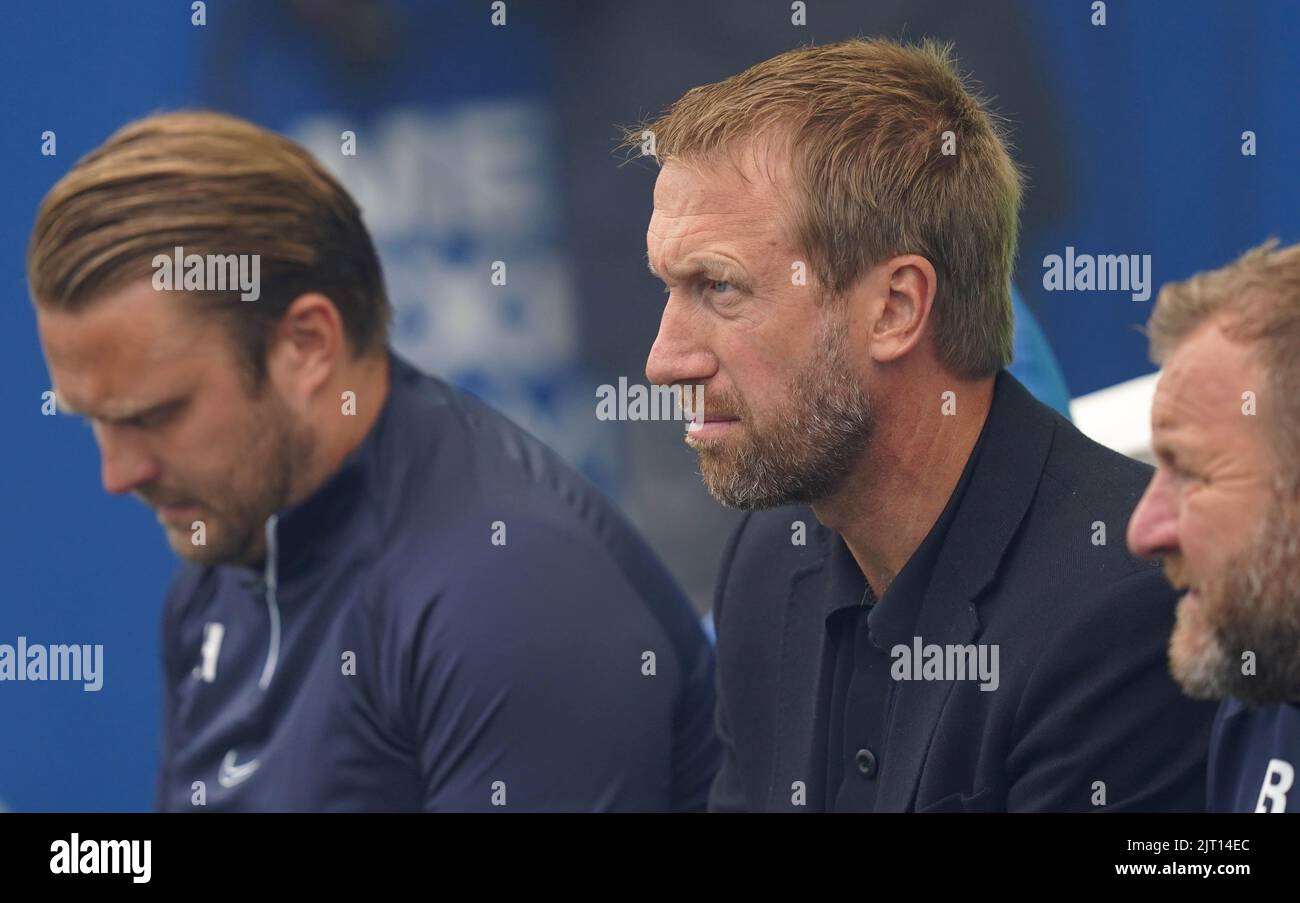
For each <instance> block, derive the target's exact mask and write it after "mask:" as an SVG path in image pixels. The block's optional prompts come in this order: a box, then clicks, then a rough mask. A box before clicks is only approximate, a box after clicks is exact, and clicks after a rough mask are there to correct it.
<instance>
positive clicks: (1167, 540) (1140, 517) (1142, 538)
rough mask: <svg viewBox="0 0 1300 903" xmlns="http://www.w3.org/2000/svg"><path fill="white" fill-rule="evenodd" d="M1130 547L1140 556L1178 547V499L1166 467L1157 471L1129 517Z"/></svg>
mask: <svg viewBox="0 0 1300 903" xmlns="http://www.w3.org/2000/svg"><path fill="white" fill-rule="evenodd" d="M1128 547H1129V551H1131V552H1132V553H1133V554H1134V555H1137V556H1138V557H1140V558H1157V557H1159V556H1161V555H1163V554H1166V553H1168V552H1171V551H1174V550H1176V549H1177V548H1178V500H1177V498H1176V496H1175V494H1174V492H1173V491H1172V487H1171V486H1170V485H1169V480H1168V479H1167V478H1166V476H1165V472H1164V471H1163V470H1157V471H1156V474H1155V476H1154V477H1153V478H1152V479H1151V483H1150V485H1148V486H1147V491H1146V492H1144V493H1143V494H1142V498H1141V499H1140V500H1139V501H1138V505H1137V508H1135V509H1134V510H1133V516H1132V517H1130V518H1129V522H1128Z"/></svg>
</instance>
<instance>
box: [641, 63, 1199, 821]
mask: <svg viewBox="0 0 1300 903" xmlns="http://www.w3.org/2000/svg"><path fill="white" fill-rule="evenodd" d="M638 136H640V140H641V141H642V142H643V143H642V147H643V148H645V149H646V150H647V152H650V151H653V153H654V154H655V157H656V159H657V161H658V162H659V163H660V165H661V171H660V173H659V176H658V181H657V182H656V185H655V199H654V214H653V216H652V218H651V220H650V225H649V229H648V232H647V236H646V242H647V249H648V257H649V262H650V266H651V270H652V271H653V272H655V274H656V275H658V276H659V277H660V278H661V279H662V280H663V281H664V283H665V285H666V286H667V289H668V300H667V303H666V305H665V307H664V312H663V316H662V320H661V323H660V329H659V335H658V337H657V338H656V340H655V344H654V347H653V348H652V349H651V352H650V358H649V360H648V361H647V364H646V373H647V376H648V377H649V378H650V380H651V381H652V382H654V383H660V384H673V385H679V386H682V387H684V388H685V387H687V386H689V387H691V392H690V393H689V394H687V393H685V392H683V397H684V398H687V399H690V401H691V407H692V411H691V413H692V417H693V420H694V421H695V423H693V424H692V426H691V427H689V428H688V431H687V434H686V441H687V444H688V445H690V446H691V447H692V448H693V449H694V450H695V451H696V452H697V454H698V457H699V464H700V472H701V475H702V477H703V478H704V482H705V484H706V486H707V487H708V488H709V490H710V492H712V493H713V495H714V496H715V497H716V498H718V499H719V500H720V501H722V502H723V503H724V504H726V505H729V506H731V507H735V508H740V509H743V510H748V511H751V512H757V513H752V514H750V515H748V516H747V517H746V518H745V519H744V521H742V523H741V525H740V527H739V529H738V531H737V533H736V535H735V537H734V538H733V539H732V541H731V543H730V545H729V547H728V549H727V551H726V554H725V556H724V561H723V567H722V574H721V578H720V583H719V587H718V594H717V600H716V604H715V617H716V619H717V628H718V644H719V645H718V669H717V681H718V708H717V726H718V730H719V733H720V735H721V738H722V741H723V745H724V749H725V758H724V762H723V766H722V770H721V771H720V773H719V774H718V777H717V778H716V779H715V781H714V783H713V786H712V791H711V798H710V808H711V809H714V810H768V811H809V810H822V809H826V810H859V811H901V810H918V811H958V812H960V811H998V810H1018V811H1030V810H1038V811H1043V810H1053V811H1062V810H1069V811H1104V810H1115V809H1145V810H1170V809H1172V810H1196V809H1200V808H1202V806H1203V803H1204V791H1203V776H1204V768H1205V755H1206V748H1207V742H1208V732H1209V727H1210V722H1211V719H1212V717H1213V714H1214V713H1213V709H1212V708H1211V707H1209V706H1207V705H1205V704H1203V703H1198V702H1193V701H1191V700H1188V699H1185V698H1184V697H1183V696H1182V695H1181V694H1180V692H1179V690H1178V687H1177V685H1176V684H1175V683H1174V682H1173V680H1172V679H1171V677H1170V675H1169V674H1168V672H1167V670H1166V660H1165V643H1166V641H1167V639H1168V636H1169V631H1170V628H1171V626H1172V613H1173V608H1174V599H1173V596H1172V594H1171V592H1170V590H1169V588H1168V586H1167V585H1166V584H1165V582H1164V581H1163V580H1162V579H1161V576H1160V571H1159V570H1158V569H1157V568H1155V567H1153V566H1151V565H1150V564H1148V563H1145V562H1143V561H1141V560H1139V559H1137V558H1135V557H1132V556H1131V555H1130V554H1129V553H1128V551H1127V550H1126V549H1125V546H1124V542H1123V530H1124V525H1125V524H1126V522H1127V520H1128V516H1129V514H1130V512H1131V511H1132V510H1133V507H1134V505H1135V503H1136V502H1137V499H1138V497H1139V496H1140V494H1141V492H1142V488H1143V486H1144V485H1145V483H1146V481H1147V479H1148V477H1149V473H1150V470H1149V468H1147V467H1145V466H1144V465H1142V464H1139V463H1137V462H1135V461H1131V460H1129V459H1126V458H1124V457H1122V456H1120V455H1117V454H1114V453H1112V452H1110V451H1107V450H1106V449H1104V448H1102V447H1101V446H1099V445H1097V444H1095V443H1093V442H1091V441H1090V440H1088V439H1086V438H1085V437H1084V436H1083V435H1081V434H1080V433H1079V432H1078V431H1077V430H1076V429H1075V428H1074V427H1073V426H1071V425H1070V424H1069V423H1068V422H1067V421H1065V420H1064V419H1062V418H1061V417H1059V416H1058V415H1057V414H1055V413H1054V412H1053V411H1051V410H1050V409H1048V408H1047V407H1046V406H1044V405H1042V404H1040V403H1039V402H1037V401H1035V400H1034V399H1033V398H1031V397H1030V396H1029V394H1028V393H1027V392H1026V391H1025V390H1024V388H1023V387H1022V386H1021V385H1020V384H1019V383H1018V382H1016V380H1015V379H1014V378H1012V377H1011V376H1010V375H1008V374H1007V373H1006V372H1005V371H1004V368H1005V367H1006V365H1007V362H1008V361H1009V360H1010V357H1011V343H1012V322H1011V302H1010V297H1009V294H1008V285H1009V276H1010V272H1011V266H1012V261H1013V259H1014V256H1015V245H1016V233H1017V210H1018V208H1019V201H1020V179H1019V175H1018V173H1017V171H1016V169H1015V165H1014V164H1013V163H1012V162H1011V159H1010V157H1009V155H1008V153H1007V151H1006V147H1005V143H1004V141H1003V139H1002V136H1001V134H1000V132H999V131H998V129H997V127H996V126H995V125H994V123H993V121H992V120H991V118H990V116H989V115H988V113H987V111H986V110H985V109H984V107H983V105H982V103H981V102H980V101H979V100H977V99H976V98H974V97H973V96H972V95H971V94H970V93H969V91H968V90H967V88H966V86H965V85H964V83H963V82H962V80H961V78H960V77H959V76H958V75H957V74H956V70H955V68H954V65H953V61H952V59H951V58H950V56H949V54H948V52H947V51H946V50H945V49H944V48H939V47H934V46H922V47H905V46H901V45H898V44H895V43H892V42H889V41H881V40H870V41H865V40H859V41H848V42H844V43H841V44H827V45H822V46H816V47H805V48H800V49H798V50H794V51H790V52H788V53H784V54H781V55H779V56H777V57H774V58H772V59H770V60H767V61H764V62H762V63H759V64H758V65H756V66H754V67H752V68H751V69H749V70H747V71H746V72H743V73H741V74H739V75H737V76H734V77H733V78H730V79H727V80H726V81H723V82H721V83H719V84H716V85H706V86H703V87H700V88H696V89H694V90H692V91H691V92H689V93H688V94H687V95H685V96H684V97H683V98H682V99H681V100H679V101H678V102H677V103H676V104H674V105H673V106H672V107H671V108H670V109H669V110H668V111H667V112H666V113H665V114H664V115H663V116H662V117H660V118H659V119H658V120H656V121H654V122H652V123H648V124H646V125H645V126H643V127H641V128H639V129H637V130H635V131H634V132H632V133H631V134H629V139H630V140H633V141H635V140H637V138H638Z"/></svg>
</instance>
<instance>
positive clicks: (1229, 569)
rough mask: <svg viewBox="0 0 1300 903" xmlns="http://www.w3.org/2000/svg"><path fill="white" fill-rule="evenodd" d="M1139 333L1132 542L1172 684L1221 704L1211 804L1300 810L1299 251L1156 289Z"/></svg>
mask: <svg viewBox="0 0 1300 903" xmlns="http://www.w3.org/2000/svg"><path fill="white" fill-rule="evenodd" d="M1148 333H1149V335H1150V337H1151V356H1152V359H1153V360H1155V361H1156V362H1157V363H1159V364H1161V365H1162V372H1161V376H1160V380H1159V382H1158V383H1157V385H1156V394H1155V398H1154V400H1153V402H1152V408H1151V435H1152V448H1153V450H1154V451H1155V454H1156V461H1157V469H1156V473H1155V477H1154V478H1153V479H1152V480H1151V483H1150V485H1149V486H1147V489H1146V493H1145V494H1144V495H1143V497H1142V501H1141V503H1140V504H1139V505H1138V507H1137V510H1136V511H1134V512H1133V517H1132V520H1131V521H1130V522H1129V527H1128V542H1129V546H1130V548H1132V549H1133V551H1134V552H1136V553H1137V554H1139V555H1142V556H1144V557H1148V558H1158V559H1160V560H1161V561H1163V562H1164V566H1165V575H1166V576H1167V578H1168V579H1169V581H1170V583H1172V584H1173V585H1174V587H1176V588H1177V589H1178V590H1179V591H1180V592H1181V593H1182V596H1181V598H1180V599H1179V601H1178V610H1177V623H1176V624H1175V626H1174V630H1173V634H1172V636H1171V637H1170V640H1169V662H1170V667H1171V669H1172V671H1173V674H1174V676H1175V677H1176V678H1177V679H1178V682H1179V683H1180V684H1181V685H1182V687H1183V689H1184V691H1185V692H1186V693H1187V694H1188V695H1189V696H1193V697H1196V698H1198V699H1213V700H1223V702H1222V704H1221V706H1220V708H1219V713H1218V717H1217V718H1216V720H1215V725H1214V733H1213V736H1212V738H1211V755H1210V769H1211V770H1210V780H1209V796H1210V800H1209V803H1210V808H1212V809H1214V810H1216V811H1242V812H1288V811H1290V812H1295V811H1300V787H1297V785H1296V782H1295V777H1296V769H1297V767H1300V245H1291V246H1290V247H1287V248H1278V247H1277V242H1276V241H1270V242H1268V243H1266V244H1264V245H1261V246H1260V247H1257V248H1254V249H1252V250H1250V251H1247V252H1246V253H1245V254H1243V255H1242V256H1241V257H1240V258H1238V259H1237V260H1235V261H1233V262H1232V263H1230V264H1228V265H1227V266H1225V267H1222V268H1221V269H1218V270H1213V271H1211V272H1208V273H1200V274H1198V275H1196V276H1193V277H1191V278H1190V279H1187V280H1186V281H1183V282H1175V283H1171V284H1169V285H1166V286H1165V287H1164V288H1163V289H1161V291H1160V295H1159V297H1158V299H1157V301H1156V308H1155V311H1154V312H1153V313H1152V315H1151V320H1150V323H1149V324H1148Z"/></svg>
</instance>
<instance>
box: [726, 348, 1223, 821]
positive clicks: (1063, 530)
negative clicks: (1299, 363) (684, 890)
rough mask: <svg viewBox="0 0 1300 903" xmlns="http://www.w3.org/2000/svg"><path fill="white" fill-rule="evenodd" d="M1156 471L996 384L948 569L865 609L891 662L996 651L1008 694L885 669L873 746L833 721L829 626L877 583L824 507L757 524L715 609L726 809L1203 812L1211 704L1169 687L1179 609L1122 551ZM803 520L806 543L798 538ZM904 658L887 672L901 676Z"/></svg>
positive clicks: (734, 554) (960, 504)
mask: <svg viewBox="0 0 1300 903" xmlns="http://www.w3.org/2000/svg"><path fill="white" fill-rule="evenodd" d="M1149 476H1150V468H1148V467H1146V466H1145V465H1143V464H1140V463H1138V462H1136V461H1133V460H1130V459H1128V458H1125V457H1123V456H1122V455H1119V454H1116V453H1114V452H1111V451H1109V450H1107V449H1105V448H1103V447H1101V446H1099V445H1097V444H1096V443H1094V442H1092V441H1091V440H1089V439H1088V438H1086V437H1085V436H1083V435H1082V434H1081V433H1080V432H1079V431H1078V430H1077V429H1075V428H1074V426H1073V425H1071V424H1070V423H1069V422H1068V421H1066V420H1065V419H1063V418H1062V417H1061V416H1060V415H1058V414H1056V413H1055V412H1054V411H1052V410H1050V409H1049V408H1047V407H1046V406H1045V405H1043V404H1041V403H1040V402H1038V401H1037V400H1035V399H1034V398H1033V397H1031V396H1030V395H1029V393H1028V392H1026V391H1025V389H1024V388H1023V387H1022V386H1021V385H1020V384H1019V383H1018V382H1016V380H1015V378H1014V377H1012V376H1011V375H1009V374H1007V373H1002V374H1001V375H1000V376H998V378H997V381H996V387H995V392H994V397H993V404H992V408H991V409H990V411H989V414H988V418H987V421H986V422H985V426H984V430H983V434H982V436H981V438H980V440H979V442H978V444H977V446H976V449H975V451H974V453H973V454H972V455H971V457H970V459H969V462H968V464H967V467H966V470H965V471H964V472H963V478H962V481H961V484H959V487H958V488H959V497H958V498H956V499H954V503H955V507H951V508H948V509H945V512H944V514H943V515H942V516H941V519H940V525H945V523H944V522H945V520H946V521H947V522H946V526H947V531H946V535H945V536H944V537H943V541H942V544H941V545H939V546H938V547H936V548H934V549H933V552H932V569H931V570H930V572H929V573H928V574H919V575H915V576H914V578H913V583H915V584H917V591H916V592H915V593H913V594H911V598H910V599H908V600H907V601H908V602H910V603H912V606H913V607H914V610H908V611H900V612H899V614H901V615H902V616H903V617H902V618H901V619H900V618H899V617H891V614H893V613H891V612H889V611H888V610H887V607H886V606H887V603H888V602H889V601H893V599H894V597H893V594H894V593H895V592H896V591H897V590H898V589H899V587H900V586H901V585H902V584H901V581H902V580H903V579H905V578H907V577H908V574H909V571H910V570H911V569H912V566H913V564H914V562H913V561H909V563H908V566H907V567H905V568H904V570H903V572H902V573H901V574H900V575H899V578H897V579H896V580H895V581H894V583H893V584H892V585H891V588H890V590H889V592H888V593H887V594H886V597H885V602H886V604H885V605H882V604H880V603H877V604H876V605H874V606H872V607H871V610H870V611H868V612H865V613H863V614H861V615H860V616H859V617H860V620H861V622H862V623H863V626H864V627H865V630H866V631H867V633H868V636H867V638H866V642H868V643H870V642H871V641H872V640H874V641H875V646H876V647H877V648H875V649H874V650H872V652H871V654H874V655H876V656H877V657H879V658H880V659H882V660H884V659H885V650H889V651H890V652H891V653H893V651H894V650H897V649H898V647H899V646H900V645H902V646H908V647H911V646H914V639H913V638H914V637H919V638H921V639H922V640H923V644H924V645H927V646H928V645H931V644H933V645H937V646H948V645H966V644H976V645H977V646H978V645H982V646H984V647H989V648H991V647H996V648H997V649H998V650H999V654H998V657H997V659H996V661H997V662H998V663H999V664H1000V669H999V672H998V674H997V675H996V678H997V683H996V687H993V688H989V689H985V687H986V686H987V685H988V684H990V683H991V682H992V681H990V680H984V681H980V680H976V679H967V680H906V679H899V680H894V679H893V677H892V675H891V681H893V683H894V686H893V694H894V699H893V704H892V713H891V715H892V717H890V716H886V717H885V718H884V719H883V720H884V721H885V722H886V723H883V724H878V725H871V726H867V725H863V726H862V728H861V733H859V735H858V738H857V739H854V738H853V737H850V736H845V735H848V734H851V733H852V728H849V729H844V728H841V730H840V731H838V732H836V731H834V730H833V728H832V727H831V725H830V721H831V719H832V718H833V717H834V715H833V710H832V707H831V703H832V698H831V697H832V693H831V689H832V684H833V682H834V681H835V678H836V673H835V668H836V664H837V655H836V653H837V644H836V643H835V642H834V637H833V636H832V634H831V633H830V632H828V623H831V624H832V625H833V621H834V619H835V618H837V617H842V616H843V614H844V613H845V611H846V609H848V610H849V612H848V613H849V614H853V613H854V612H852V611H851V609H853V608H856V607H858V606H859V599H860V598H861V596H862V593H863V583H864V581H863V577H862V574H861V572H860V571H859V570H858V569H857V567H856V565H855V563H854V561H853V558H852V556H851V555H850V554H849V552H848V549H847V547H846V546H845V542H844V539H843V538H842V537H841V536H839V535H838V534H837V533H835V531H833V530H829V529H827V528H825V527H822V526H820V525H819V524H817V522H816V519H815V516H814V514H813V512H812V511H811V510H810V509H809V508H807V507H805V506H786V507H781V508H775V509H771V510H768V511H764V512H761V513H757V514H751V515H747V516H746V517H745V519H744V521H743V522H742V523H741V526H740V528H739V529H738V530H737V532H736V534H735V535H734V536H733V538H732V540H731V543H730V545H729V547H728V548H727V551H726V554H725V556H724V559H723V564H722V574H721V577H720V580H719V586H718V595H717V604H716V607H715V610H714V615H715V617H716V618H717V626H718V637H719V645H718V683H719V709H718V722H719V728H720V729H721V731H722V733H723V740H724V744H725V747H726V749H727V756H726V760H725V762H724V765H723V769H722V771H721V773H720V775H719V776H718V778H717V780H716V781H715V782H714V785H713V791H712V795H711V799H710V807H711V808H712V809H715V810H743V809H762V810H783V809H786V810H790V809H793V810H794V811H798V808H797V806H798V796H797V793H798V790H799V787H798V782H803V783H804V785H805V786H806V799H807V808H810V809H811V808H821V803H822V801H823V800H826V799H827V798H828V797H827V794H828V791H829V794H830V798H829V802H828V804H827V805H828V807H829V808H834V807H835V806H836V804H837V803H838V804H847V805H849V806H853V805H854V803H858V802H866V803H869V805H867V808H869V809H872V810H875V811H900V810H917V811H927V812H931V811H933V812H962V811H967V812H969V811H1004V810H1010V811H1089V810H1094V809H1095V810H1098V811H1100V810H1102V809H1109V810H1117V809H1138V810H1147V811H1151V810H1198V809H1200V808H1201V807H1202V798H1203V792H1204V775H1205V755H1206V746H1207V742H1208V731H1209V725H1210V720H1211V718H1212V717H1213V710H1212V708H1209V707H1207V706H1206V705H1205V704H1203V703H1196V702H1191V701H1189V700H1188V699H1187V698H1186V697H1184V696H1182V695H1181V694H1180V692H1179V690H1178V688H1177V686H1176V684H1175V683H1174V681H1173V680H1172V679H1171V677H1170V675H1169V673H1168V669H1167V667H1166V655H1165V645H1166V641H1167V638H1168V635H1169V631H1170V629H1171V627H1172V625H1173V611H1174V602H1175V600H1174V597H1173V595H1172V593H1171V591H1170V590H1169V589H1168V588H1167V587H1166V586H1165V585H1164V581H1163V579H1162V578H1161V575H1160V571H1159V570H1158V569H1156V568H1153V567H1150V566H1149V565H1146V564H1144V563H1142V562H1140V561H1139V560H1137V559H1135V558H1133V557H1131V556H1130V555H1129V554H1128V553H1127V551H1126V550H1125V547H1124V543H1123V541H1122V536H1123V534H1122V532H1121V531H1122V530H1123V527H1124V524H1125V523H1126V519H1127V517H1128V515H1129V513H1130V512H1131V511H1132V510H1133V507H1134V505H1135V504H1136V502H1137V500H1138V498H1139V497H1140V495H1141V494H1142V490H1143V487H1144V485H1145V483H1146V481H1147V480H1148V478H1149ZM963 484H964V485H963ZM799 523H803V524H807V525H808V530H807V544H806V545H796V544H794V543H792V542H791V535H792V529H791V524H799ZM1103 531H1104V532H1103ZM1094 537H1096V538H1097V539H1098V540H1100V539H1102V538H1104V539H1105V540H1106V541H1105V543H1104V544H1099V543H1094V541H1093V538H1094ZM928 544H929V543H928V539H927V543H926V544H923V546H922V550H924V549H925V547H926V545H928ZM909 617H912V618H915V623H914V624H908V623H907V618H909ZM900 621H901V623H900ZM846 636H847V635H841V637H840V638H841V639H844V638H845V637H846ZM986 658H987V656H986ZM901 659H902V654H901V653H899V654H897V655H893V654H891V655H890V656H889V659H888V661H887V664H889V665H890V668H891V670H899V671H901V670H902V669H901V667H900V668H897V669H896V668H895V667H894V666H895V665H896V664H898V663H899V662H900V660H901ZM909 664H912V665H913V667H912V669H909V670H912V671H914V670H915V664H914V663H911V662H909ZM908 676H909V677H910V676H911V675H910V674H909V675H908ZM977 676H978V675H977ZM877 705H879V702H877ZM864 714H866V715H868V716H869V715H870V714H871V712H870V711H867V712H865V713H864ZM836 733H838V734H839V735H840V736H844V737H845V739H846V740H853V742H851V743H847V744H840V745H841V748H842V749H844V750H845V754H844V755H843V756H842V757H841V758H842V759H843V760H844V766H843V768H842V769H841V770H840V772H839V773H837V772H836V770H835V769H834V768H829V769H828V767H827V761H828V757H829V758H833V757H834V756H833V753H829V751H828V749H827V746H828V740H829V737H830V736H832V735H834V734H836ZM858 743H861V744H862V745H861V747H860V748H861V752H860V753H859V752H854V751H853V750H852V749H851V747H853V746H855V745H857V744H858ZM832 778H838V780H836V781H835V784H834V786H829V787H828V783H829V782H830V781H831V780H832ZM870 785H874V791H873V792H872V794H871V796H870V797H869V798H866V799H864V796H866V795H865V794H864V791H866V790H868V789H870Z"/></svg>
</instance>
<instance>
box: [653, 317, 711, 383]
mask: <svg viewBox="0 0 1300 903" xmlns="http://www.w3.org/2000/svg"><path fill="white" fill-rule="evenodd" d="M691 319H692V318H691V315H690V310H689V308H688V307H687V306H686V304H685V303H683V302H681V301H679V300H677V298H676V295H675V294H674V295H670V296H669V297H668V303H667V304H665V305H664V313H663V317H662V318H660V320H659V334H658V335H657V336H655V342H654V345H652V346H651V347H650V357H649V358H648V359H647V360H646V364H645V375H646V379H648V380H650V382H651V383H652V384H653V385H657V386H669V385H674V384H677V383H692V384H696V383H698V384H703V383H705V382H706V381H708V380H709V378H711V377H712V376H713V375H714V373H716V372H717V369H718V362H717V358H716V357H714V355H713V354H712V353H711V352H709V351H708V349H707V348H706V347H705V345H704V344H703V342H702V341H701V339H700V334H699V331H698V329H697V330H694V331H693V330H692V328H691V327H692V325H693V324H692V322H691ZM694 325H696V326H698V325H699V324H694Z"/></svg>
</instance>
